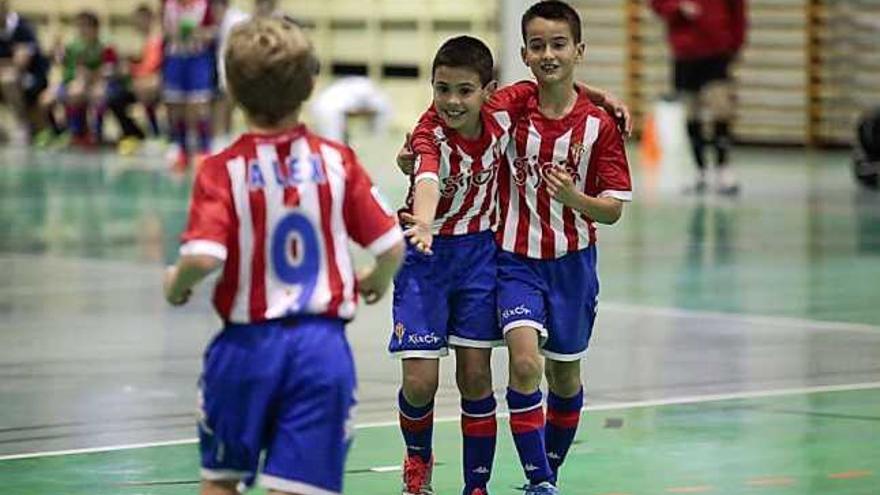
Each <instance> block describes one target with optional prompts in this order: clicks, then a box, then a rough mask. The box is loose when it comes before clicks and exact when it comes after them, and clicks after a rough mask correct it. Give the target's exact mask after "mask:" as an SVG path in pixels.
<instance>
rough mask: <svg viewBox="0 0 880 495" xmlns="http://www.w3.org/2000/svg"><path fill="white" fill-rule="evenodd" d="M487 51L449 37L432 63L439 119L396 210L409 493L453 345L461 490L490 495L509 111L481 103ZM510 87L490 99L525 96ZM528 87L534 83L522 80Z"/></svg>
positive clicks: (426, 482) (419, 132) (487, 77)
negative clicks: (400, 234) (403, 243)
mask: <svg viewBox="0 0 880 495" xmlns="http://www.w3.org/2000/svg"><path fill="white" fill-rule="evenodd" d="M492 73H493V60H492V53H491V52H490V51H489V49H488V48H487V47H486V45H485V44H484V43H483V42H482V41H480V40H478V39H476V38H472V37H470V36H459V37H456V38H452V39H450V40H448V41H446V42H445V43H444V44H443V46H441V47H440V49H439V50H438V52H437V55H436V56H435V58H434V62H433V67H432V87H433V92H434V104H433V108H434V110H435V114H434V117H435V118H434V119H433V120H429V121H424V122H422V123H420V125H419V126H418V127H417V128H416V131H415V134H414V136H413V138H412V146H413V148H414V149H415V150H416V153H417V159H416V164H415V172H414V174H413V177H412V179H411V186H410V192H409V197H408V199H407V206H406V208H404V209H403V210H402V211H401V218H402V220H403V221H404V223H406V224H409V225H410V228H409V229H408V230H407V232H406V235H407V236H409V237H410V240H411V246H410V247H409V248H408V252H407V256H406V261H405V263H404V267H403V269H402V270H401V271H400V273H399V274H398V276H397V277H396V278H395V281H394V282H395V283H394V309H393V320H394V324H393V334H392V336H391V342H390V343H389V351H390V352H391V353H392V354H393V355H395V356H397V357H400V358H401V359H402V365H401V366H402V370H403V383H402V385H401V389H400V393H399V394H398V403H399V409H400V428H401V433H402V434H403V437H404V441H405V443H406V447H407V455H406V458H405V460H404V470H403V490H402V493H403V494H404V495H428V494H431V493H433V491H432V488H431V469H432V465H433V456H432V438H431V436H432V431H433V405H434V395H435V393H436V392H437V385H438V380H439V358H440V357H441V356H445V355H446V354H448V352H449V351H448V348H449V347H453V348H454V349H455V353H456V360H455V361H456V381H457V383H458V388H459V391H460V392H461V396H462V398H461V410H462V416H461V421H462V433H463V437H464V441H463V442H462V443H463V468H464V484H465V487H464V491H463V493H464V494H466V495H484V494H485V493H486V484H487V483H488V481H489V477H490V476H491V471H492V461H493V458H494V454H495V433H496V421H495V398H494V396H493V394H492V376H491V367H490V359H491V350H492V347H493V346H494V345H498V344H500V343H501V342H502V341H503V337H502V335H501V331H500V328H499V327H498V323H497V315H496V309H495V303H496V290H495V288H496V278H497V271H496V265H495V257H496V252H497V247H496V244H495V240H494V233H493V230H492V228H493V226H494V222H495V198H496V190H495V186H496V184H497V182H496V180H495V179H496V174H497V173H498V169H499V166H500V159H501V156H502V154H503V152H504V149H505V148H506V147H507V145H508V135H509V128H510V122H511V118H510V115H509V113H508V112H507V111H498V112H493V111H491V109H490V107H489V105H486V106H484V103H486V101H487V100H488V99H489V97H490V95H492V93H493V92H494V90H495V87H496V82H495V81H494V79H493V75H492ZM521 89H522V88H513V89H510V90H506V91H505V92H504V93H503V94H501V95H497V96H493V99H503V100H505V101H506V100H510V101H511V104H512V102H513V101H515V100H517V99H520V98H518V97H517V95H516V93H517V91H520V92H521ZM526 91H531V88H527V89H526Z"/></svg>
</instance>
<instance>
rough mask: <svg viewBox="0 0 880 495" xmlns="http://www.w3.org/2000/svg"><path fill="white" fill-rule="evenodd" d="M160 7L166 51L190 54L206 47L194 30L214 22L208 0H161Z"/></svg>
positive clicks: (206, 43)
mask: <svg viewBox="0 0 880 495" xmlns="http://www.w3.org/2000/svg"><path fill="white" fill-rule="evenodd" d="M161 7H162V31H163V32H164V34H165V52H166V53H168V54H192V53H198V52H200V51H203V50H206V49H207V48H208V45H209V43H208V42H207V41H205V40H203V39H201V38H198V37H196V36H194V30H195V29H197V28H206V27H208V26H212V25H214V24H215V22H216V21H215V20H214V16H213V15H212V13H211V2H210V1H209V0H188V1H187V0H162V4H161Z"/></svg>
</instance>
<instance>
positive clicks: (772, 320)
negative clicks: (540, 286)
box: [598, 302, 880, 334]
mask: <svg viewBox="0 0 880 495" xmlns="http://www.w3.org/2000/svg"><path fill="white" fill-rule="evenodd" d="M598 308H599V311H598V312H599V314H600V315H601V314H602V310H603V309H604V310H608V311H614V312H634V313H636V312H637V313H641V314H647V315H652V316H667V317H673V318H687V319H694V318H711V319H716V320H723V321H729V322H735V323H751V324H757V325H765V326H771V327H786V328H796V329H799V330H803V331H809V330H811V329H816V330H840V331H846V332H864V333H872V334H880V326H878V325H872V324H870V323H856V322H847V321H834V320H812V319H809V318H797V317H793V316H775V315H762V314H757V313H725V312H723V311H705V310H701V309H688V308H676V307H664V306H650V305H642V304H629V303H617V302H607V303H603V302H599V306H598Z"/></svg>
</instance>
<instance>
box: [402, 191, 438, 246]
mask: <svg viewBox="0 0 880 495" xmlns="http://www.w3.org/2000/svg"><path fill="white" fill-rule="evenodd" d="M439 203H440V184H439V182H438V181H437V178H436V176H435V177H433V178H431V177H422V178H419V177H416V185H415V191H414V192H413V211H412V214H409V213H401V214H400V219H401V220H403V224H404V227H405V228H406V230H404V232H403V235H404V236H406V237H407V238H408V239H409V242H410V244H412V245H413V246H415V248H416V249H418V250H419V251H420V252H422V253H424V254H433V252H432V251H431V245H432V244H433V243H434V233H433V227H434V216H435V215H436V213H437V205H438V204H439Z"/></svg>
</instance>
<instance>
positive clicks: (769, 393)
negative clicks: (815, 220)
mask: <svg viewBox="0 0 880 495" xmlns="http://www.w3.org/2000/svg"><path fill="white" fill-rule="evenodd" d="M876 388H880V382H865V383H851V384H846V385H820V386H815V387H803V388H784V389H777V390H756V391H750V392H731V393H727V394H708V395H692V396H682V397H671V398H667V399H654V400H643V401H633V402H620V403H616V404H599V405H595V406H587V407H585V408H584V410H585V411H618V410H624V409H638V408H643V407H657V406H671V405H680V404H698V403H702V402H717V401H724V400H735V399H758V398H762V397H779V396H785V395H805V394H818V393H823V392H848V391H855V390H870V389H876ZM507 416H508V414H507V413H500V414H498V417H501V418H504V417H507ZM459 419H460V418H459V417H458V416H450V417H440V418H435V419H434V422H435V423H450V422H453V421H459ZM397 424H398V423H397V421H382V422H376V423H361V424H358V425H355V429H358V430H364V429H370V428H387V427H390V426H397ZM196 442H198V439H197V438H184V439H180V440H168V441H163V442H148V443H134V444H129V445H112V446H107V447H92V448H85V449H72V450H56V451H48V452H33V453H30V454H12V455H4V456H0V461H12V460H18V459H33V458H38V457H57V456H64V455H76V454H96V453H101V452H112V451H116V450H131V449H143V448H148V447H166V446H170V445H186V444H194V443H196ZM374 469H384V468H381V467H380V468H374ZM389 469H390V467H389Z"/></svg>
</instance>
